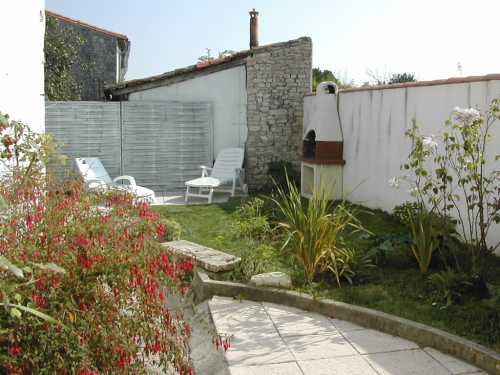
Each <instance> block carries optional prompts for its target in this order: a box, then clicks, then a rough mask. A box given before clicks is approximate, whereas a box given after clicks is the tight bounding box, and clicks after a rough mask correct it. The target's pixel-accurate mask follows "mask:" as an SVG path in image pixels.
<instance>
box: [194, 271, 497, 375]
mask: <svg viewBox="0 0 500 375" xmlns="http://www.w3.org/2000/svg"><path fill="white" fill-rule="evenodd" d="M193 291H194V293H195V298H196V300H197V301H200V302H201V301H204V300H207V299H210V298H212V297H213V296H221V297H236V298H238V297H241V298H243V299H247V300H252V301H258V302H271V303H277V304H280V305H286V306H291V307H295V308H299V309H302V310H307V311H312V312H316V313H320V314H322V315H326V316H329V317H332V318H337V319H342V320H347V321H350V322H352V323H355V324H358V325H361V326H363V327H366V328H372V329H375V330H378V331H381V332H385V333H388V334H391V335H394V336H399V337H402V338H404V339H407V340H411V341H414V342H415V343H417V344H418V345H420V346H422V347H431V348H434V349H437V350H439V351H441V352H443V353H447V354H450V355H452V356H454V357H456V358H459V359H462V360H464V361H466V362H468V363H470V364H472V365H474V366H477V367H479V368H481V369H483V370H485V371H487V372H489V373H490V374H497V375H500V354H499V353H497V352H495V351H493V350H491V349H488V348H486V347H484V346H482V345H479V344H477V343H475V342H472V341H469V340H466V339H464V338H461V337H459V336H456V335H453V334H450V333H447V332H444V331H442V330H440V329H437V328H432V327H429V326H427V325H425V324H421V323H417V322H414V321H411V320H407V319H403V318H399V317H397V316H394V315H391V314H386V313H383V312H380V311H376V310H372V309H368V308H365V307H360V306H355V305H350V304H347V303H343V302H336V301H333V300H331V299H321V300H316V299H314V298H312V297H311V296H310V295H308V294H303V293H298V292H294V291H286V290H282V289H273V288H258V287H254V286H249V285H245V284H240V283H233V282H226V281H216V280H211V279H210V277H208V275H207V274H206V273H204V272H202V271H200V270H198V271H197V272H196V273H195V276H194V280H193ZM451 318H452V317H451Z"/></svg>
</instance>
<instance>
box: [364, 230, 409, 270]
mask: <svg viewBox="0 0 500 375" xmlns="http://www.w3.org/2000/svg"><path fill="white" fill-rule="evenodd" d="M371 237H372V239H371V241H372V243H371V245H370V248H369V250H368V251H367V252H366V256H367V257H368V258H369V259H371V260H372V262H373V263H375V264H376V265H392V266H397V267H404V266H407V265H409V260H411V259H413V254H412V253H411V250H410V246H411V243H412V240H411V236H410V235H409V234H408V233H395V234H394V233H393V234H386V235H382V236H371ZM411 264H412V265H413V263H411Z"/></svg>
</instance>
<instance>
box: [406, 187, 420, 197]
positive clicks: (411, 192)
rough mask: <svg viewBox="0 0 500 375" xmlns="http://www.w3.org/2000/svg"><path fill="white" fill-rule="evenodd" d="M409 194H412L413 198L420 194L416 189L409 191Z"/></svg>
mask: <svg viewBox="0 0 500 375" xmlns="http://www.w3.org/2000/svg"><path fill="white" fill-rule="evenodd" d="M408 193H410V195H411V196H412V197H416V196H417V193H418V189H417V188H416V187H412V188H411V189H410V190H408Z"/></svg>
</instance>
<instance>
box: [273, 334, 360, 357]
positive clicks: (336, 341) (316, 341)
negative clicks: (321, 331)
mask: <svg viewBox="0 0 500 375" xmlns="http://www.w3.org/2000/svg"><path fill="white" fill-rule="evenodd" d="M283 341H284V342H285V344H286V345H287V346H288V348H289V349H290V350H291V351H292V353H293V355H294V356H295V358H296V359H297V360H299V361H300V360H307V359H324V358H336V357H344V356H353V355H356V354H358V353H357V352H356V350H355V349H354V348H353V347H352V346H351V344H350V343H349V342H348V341H347V340H346V339H345V338H344V337H343V336H342V335H341V334H340V333H338V334H335V333H334V334H330V335H302V336H292V337H284V338H283Z"/></svg>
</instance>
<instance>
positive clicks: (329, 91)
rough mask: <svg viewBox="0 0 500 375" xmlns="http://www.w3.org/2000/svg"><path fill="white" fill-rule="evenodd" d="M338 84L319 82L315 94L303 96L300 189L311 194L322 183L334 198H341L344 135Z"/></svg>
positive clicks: (303, 192) (305, 194) (307, 195)
mask: <svg viewBox="0 0 500 375" xmlns="http://www.w3.org/2000/svg"><path fill="white" fill-rule="evenodd" d="M337 93H338V90H337V86H336V85H335V83H333V82H323V83H321V84H319V85H318V87H317V90H316V95H309V96H306V97H305V98H304V131H303V143H302V167H301V169H302V178H301V191H302V195H303V196H305V197H310V196H311V194H312V191H313V189H314V188H315V187H318V186H319V185H323V187H324V188H325V189H327V190H328V191H330V192H331V198H332V199H339V198H341V197H342V167H343V165H344V164H345V161H344V160H343V138H342V129H341V127H340V120H339V114H338V110H337V97H338V96H337Z"/></svg>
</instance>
